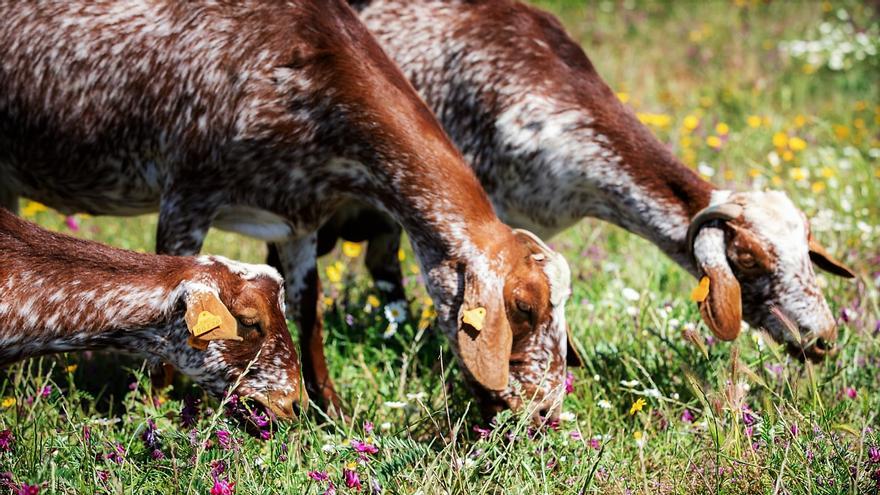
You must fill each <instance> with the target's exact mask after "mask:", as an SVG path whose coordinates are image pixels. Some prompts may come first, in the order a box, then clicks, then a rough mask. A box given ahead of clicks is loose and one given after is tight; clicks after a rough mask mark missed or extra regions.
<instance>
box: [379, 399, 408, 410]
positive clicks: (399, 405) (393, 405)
mask: <svg viewBox="0 0 880 495" xmlns="http://www.w3.org/2000/svg"><path fill="white" fill-rule="evenodd" d="M384 406H385V407H387V408H388V409H403V408H404V407H406V402H400V401H395V400H389V401H385V404H384Z"/></svg>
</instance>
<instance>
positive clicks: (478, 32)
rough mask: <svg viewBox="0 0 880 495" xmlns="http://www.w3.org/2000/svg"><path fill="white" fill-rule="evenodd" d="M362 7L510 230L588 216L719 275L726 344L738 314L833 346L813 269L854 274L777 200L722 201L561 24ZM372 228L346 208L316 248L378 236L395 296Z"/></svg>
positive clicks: (544, 229)
mask: <svg viewBox="0 0 880 495" xmlns="http://www.w3.org/2000/svg"><path fill="white" fill-rule="evenodd" d="M352 4H353V6H354V7H355V8H356V9H358V10H359V14H360V16H361V19H362V20H363V21H364V22H365V24H366V25H367V27H368V28H369V29H370V30H371V31H372V32H373V34H374V35H375V36H376V37H377V39H378V40H379V42H380V43H381V44H382V45H383V48H384V49H385V50H386V52H387V53H388V54H389V55H390V56H391V57H392V58H393V59H394V60H395V61H396V62H397V63H398V64H399V65H400V67H401V69H402V70H403V71H404V72H405V73H406V74H407V76H408V77H409V79H410V81H411V82H412V84H413V85H414V86H415V87H416V89H417V90H418V91H419V92H420V94H421V95H422V97H423V98H424V99H425V101H426V102H427V103H428V105H429V106H430V107H431V108H432V109H433V110H434V112H435V113H436V115H437V116H438V117H439V118H440V120H441V123H442V124H443V126H444V127H445V129H446V131H447V132H448V133H449V136H450V137H451V138H452V140H453V141H454V142H455V143H456V144H457V145H458V147H459V149H460V150H461V152H462V153H463V154H464V156H465V158H466V159H467V160H468V162H469V163H470V164H471V166H472V167H473V169H474V171H475V172H476V173H477V176H478V177H479V178H480V181H481V182H482V184H483V186H484V187H485V188H486V191H487V192H488V193H489V196H490V197H491V200H492V202H493V204H494V206H495V210H496V211H497V212H498V214H499V216H500V217H501V218H502V219H503V220H504V221H505V222H507V223H509V224H511V225H513V226H518V227H523V228H528V229H530V230H532V231H534V232H537V233H539V234H540V235H541V236H542V237H543V238H548V237H551V236H553V235H554V234H556V233H557V232H559V231H561V230H563V229H565V228H567V227H569V226H571V225H573V224H574V223H575V222H577V221H578V220H580V219H582V218H583V217H587V216H589V217H596V218H600V219H603V220H606V221H609V222H612V223H615V224H617V225H619V226H621V227H623V228H625V229H627V230H629V231H631V232H634V233H636V234H638V235H640V236H642V237H645V238H647V239H648V240H650V241H652V242H653V243H654V244H656V245H657V246H658V247H660V249H662V250H663V251H664V252H665V253H666V254H667V255H669V256H670V257H671V258H672V259H674V260H675V261H676V262H678V263H679V264H680V265H681V266H682V267H684V268H685V269H686V270H687V271H689V272H690V273H691V274H693V275H694V276H696V277H698V278H699V277H702V276H704V275H705V276H708V277H709V279H710V290H709V294H708V298H707V299H706V300H705V301H704V302H701V303H700V309H701V313H702V314H703V317H704V320H705V321H706V323H707V324H708V326H709V327H710V328H711V329H712V330H713V331H714V333H715V334H716V335H717V336H718V337H720V338H722V339H724V340H732V339H733V338H735V337H736V336H737V334H738V333H739V331H740V320H741V319H742V318H744V319H745V320H746V321H747V322H749V323H750V324H751V325H753V326H756V327H762V328H765V329H767V330H768V331H769V332H770V334H771V335H772V336H773V337H774V338H775V339H776V340H778V341H780V342H785V343H787V344H788V345H789V349H790V350H791V351H792V352H793V353H794V354H796V355H798V356H804V355H806V356H807V357H811V358H820V357H822V356H824V355H825V354H827V353H828V352H829V351H830V350H831V349H833V347H834V345H835V341H836V337H837V328H836V324H835V321H834V318H833V317H832V314H831V312H830V310H829V308H828V305H827V303H826V301H825V299H824V297H823V296H822V293H821V291H820V290H819V287H818V285H817V284H816V279H815V276H814V273H813V269H812V266H811V263H810V261H811V260H812V261H813V263H815V264H816V265H817V266H818V267H820V268H823V269H825V270H828V271H830V272H831V273H834V274H837V275H841V276H844V277H852V276H853V274H852V272H850V270H849V269H847V268H845V267H844V266H843V265H842V264H841V263H839V262H838V261H835V260H834V259H833V258H832V257H831V256H830V255H829V254H828V253H826V252H825V250H824V249H823V248H822V247H821V246H820V245H819V244H818V243H817V242H816V240H815V239H814V238H813V237H812V235H811V234H810V228H809V222H808V221H807V218H806V216H805V215H804V214H803V213H802V212H801V211H800V210H798V209H797V208H796V207H795V206H794V204H792V202H791V201H790V200H789V199H788V197H787V196H786V195H785V194H784V193H782V192H730V191H722V190H717V189H716V188H715V187H714V186H713V185H712V184H710V183H708V182H706V181H704V180H702V179H701V178H700V177H699V176H698V175H697V174H696V173H694V172H693V171H692V170H690V169H689V168H687V167H686V166H684V165H683V164H682V163H681V162H679V161H678V160H677V159H676V158H675V157H674V156H673V155H672V154H671V153H670V152H669V150H668V149H667V148H666V147H665V146H664V145H663V144H661V143H660V142H659V141H657V139H656V138H655V137H654V136H653V135H652V134H651V133H650V131H649V130H648V129H647V128H646V127H645V126H644V125H642V124H641V123H640V122H639V121H638V120H637V119H636V117H635V115H634V114H633V112H632V111H631V110H630V109H628V108H627V107H625V106H624V105H622V104H621V103H620V102H619V101H618V99H617V98H616V97H615V95H614V93H613V92H612V91H611V89H610V88H609V87H608V86H607V85H606V84H605V82H604V81H602V79H601V78H600V77H599V75H598V74H597V73H596V70H595V69H594V68H593V65H592V64H591V63H590V60H589V59H588V58H587V56H586V54H585V53H584V52H583V50H582V49H581V47H580V46H579V45H578V44H577V43H575V42H574V41H573V40H572V39H571V38H569V37H568V35H567V34H566V33H565V31H564V29H563V27H562V25H561V24H560V23H559V22H558V21H557V20H556V19H555V18H554V17H553V16H551V15H549V14H547V13H545V12H542V11H540V10H538V9H535V8H532V7H529V6H527V5H524V4H522V3H519V2H515V1H511V0H485V1H478V2H467V1H457V0H452V1H435V0H413V1H410V0H405V1H404V0H374V1H369V0H368V1H353V2H352ZM362 216H363V217H366V218H368V219H369V220H370V221H372V222H373V225H371V224H370V223H369V222H364V221H362V219H361V217H362ZM376 218H377V217H376V215H375V214H374V213H372V212H370V211H369V210H368V209H367V208H365V207H364V206H363V205H358V204H352V205H349V206H348V207H347V208H344V209H341V210H340V214H339V215H337V217H336V218H334V219H331V220H330V221H329V222H328V223H327V226H326V227H325V228H324V229H323V230H322V237H323V239H322V240H321V244H322V245H324V246H332V244H333V243H334V242H335V239H336V236H337V235H341V236H343V237H352V238H354V239H356V240H362V238H363V236H362V235H361V232H364V231H370V230H372V231H377V232H382V235H381V236H377V237H376V238H375V239H370V244H371V246H370V247H369V251H370V252H371V253H372V254H371V256H368V258H367V262H368V264H370V265H371V266H370V270H371V272H372V273H373V275H374V277H376V278H377V279H378V280H382V281H383V282H391V284H383V285H389V286H390V287H392V289H393V291H394V293H395V294H398V295H399V294H400V293H401V290H400V289H399V284H400V282H399V273H400V270H399V267H396V266H395V264H396V263H397V261H396V259H395V258H394V257H393V256H389V255H387V254H383V253H382V250H383V249H385V247H386V246H390V249H396V244H394V242H393V239H395V238H396V235H395V233H394V227H393V225H391V224H389V223H385V224H381V221H379V222H377V221H376ZM386 218H387V217H386ZM375 224H379V225H375ZM352 225H357V227H358V228H357V229H352V228H351V226H352ZM374 242H375V243H376V244H377V246H376V247H373V246H372V244H373V243H374ZM782 320H790V321H791V322H793V323H794V324H795V325H796V326H797V327H798V328H797V330H798V332H797V333H799V334H800V335H796V334H795V332H791V331H790V330H789V329H788V327H787V325H786V324H785V322H783V321H782Z"/></svg>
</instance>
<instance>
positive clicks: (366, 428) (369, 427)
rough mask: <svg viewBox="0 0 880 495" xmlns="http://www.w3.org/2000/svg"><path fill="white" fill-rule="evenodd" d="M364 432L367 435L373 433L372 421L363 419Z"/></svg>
mask: <svg viewBox="0 0 880 495" xmlns="http://www.w3.org/2000/svg"><path fill="white" fill-rule="evenodd" d="M364 433H366V434H367V435H369V434H370V433H373V422H372V421H364Z"/></svg>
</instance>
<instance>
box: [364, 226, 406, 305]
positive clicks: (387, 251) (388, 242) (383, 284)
mask: <svg viewBox="0 0 880 495" xmlns="http://www.w3.org/2000/svg"><path fill="white" fill-rule="evenodd" d="M386 227H387V229H388V230H387V231H384V229H383V232H382V233H381V234H378V235H376V236H373V237H371V238H370V239H369V242H368V244H367V255H366V259H365V260H364V262H365V263H366V265H367V270H369V272H370V276H372V277H373V282H375V284H376V288H378V289H379V290H380V291H381V292H382V293H383V294H384V295H385V298H386V299H387V300H388V301H405V300H406V292H404V289H403V272H402V270H401V268H400V259H399V258H398V254H397V253H398V252H399V251H400V235H401V231H402V229H401V227H400V225H398V224H397V223H396V222H393V221H392V222H389V225H387V226H386Z"/></svg>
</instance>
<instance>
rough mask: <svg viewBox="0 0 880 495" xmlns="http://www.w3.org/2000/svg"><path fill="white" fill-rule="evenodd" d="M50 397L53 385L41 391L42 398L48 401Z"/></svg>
mask: <svg viewBox="0 0 880 495" xmlns="http://www.w3.org/2000/svg"><path fill="white" fill-rule="evenodd" d="M50 395H52V385H46V386H45V387H43V389H42V390H40V397H42V398H44V399H47V398H48V397H49V396H50Z"/></svg>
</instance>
